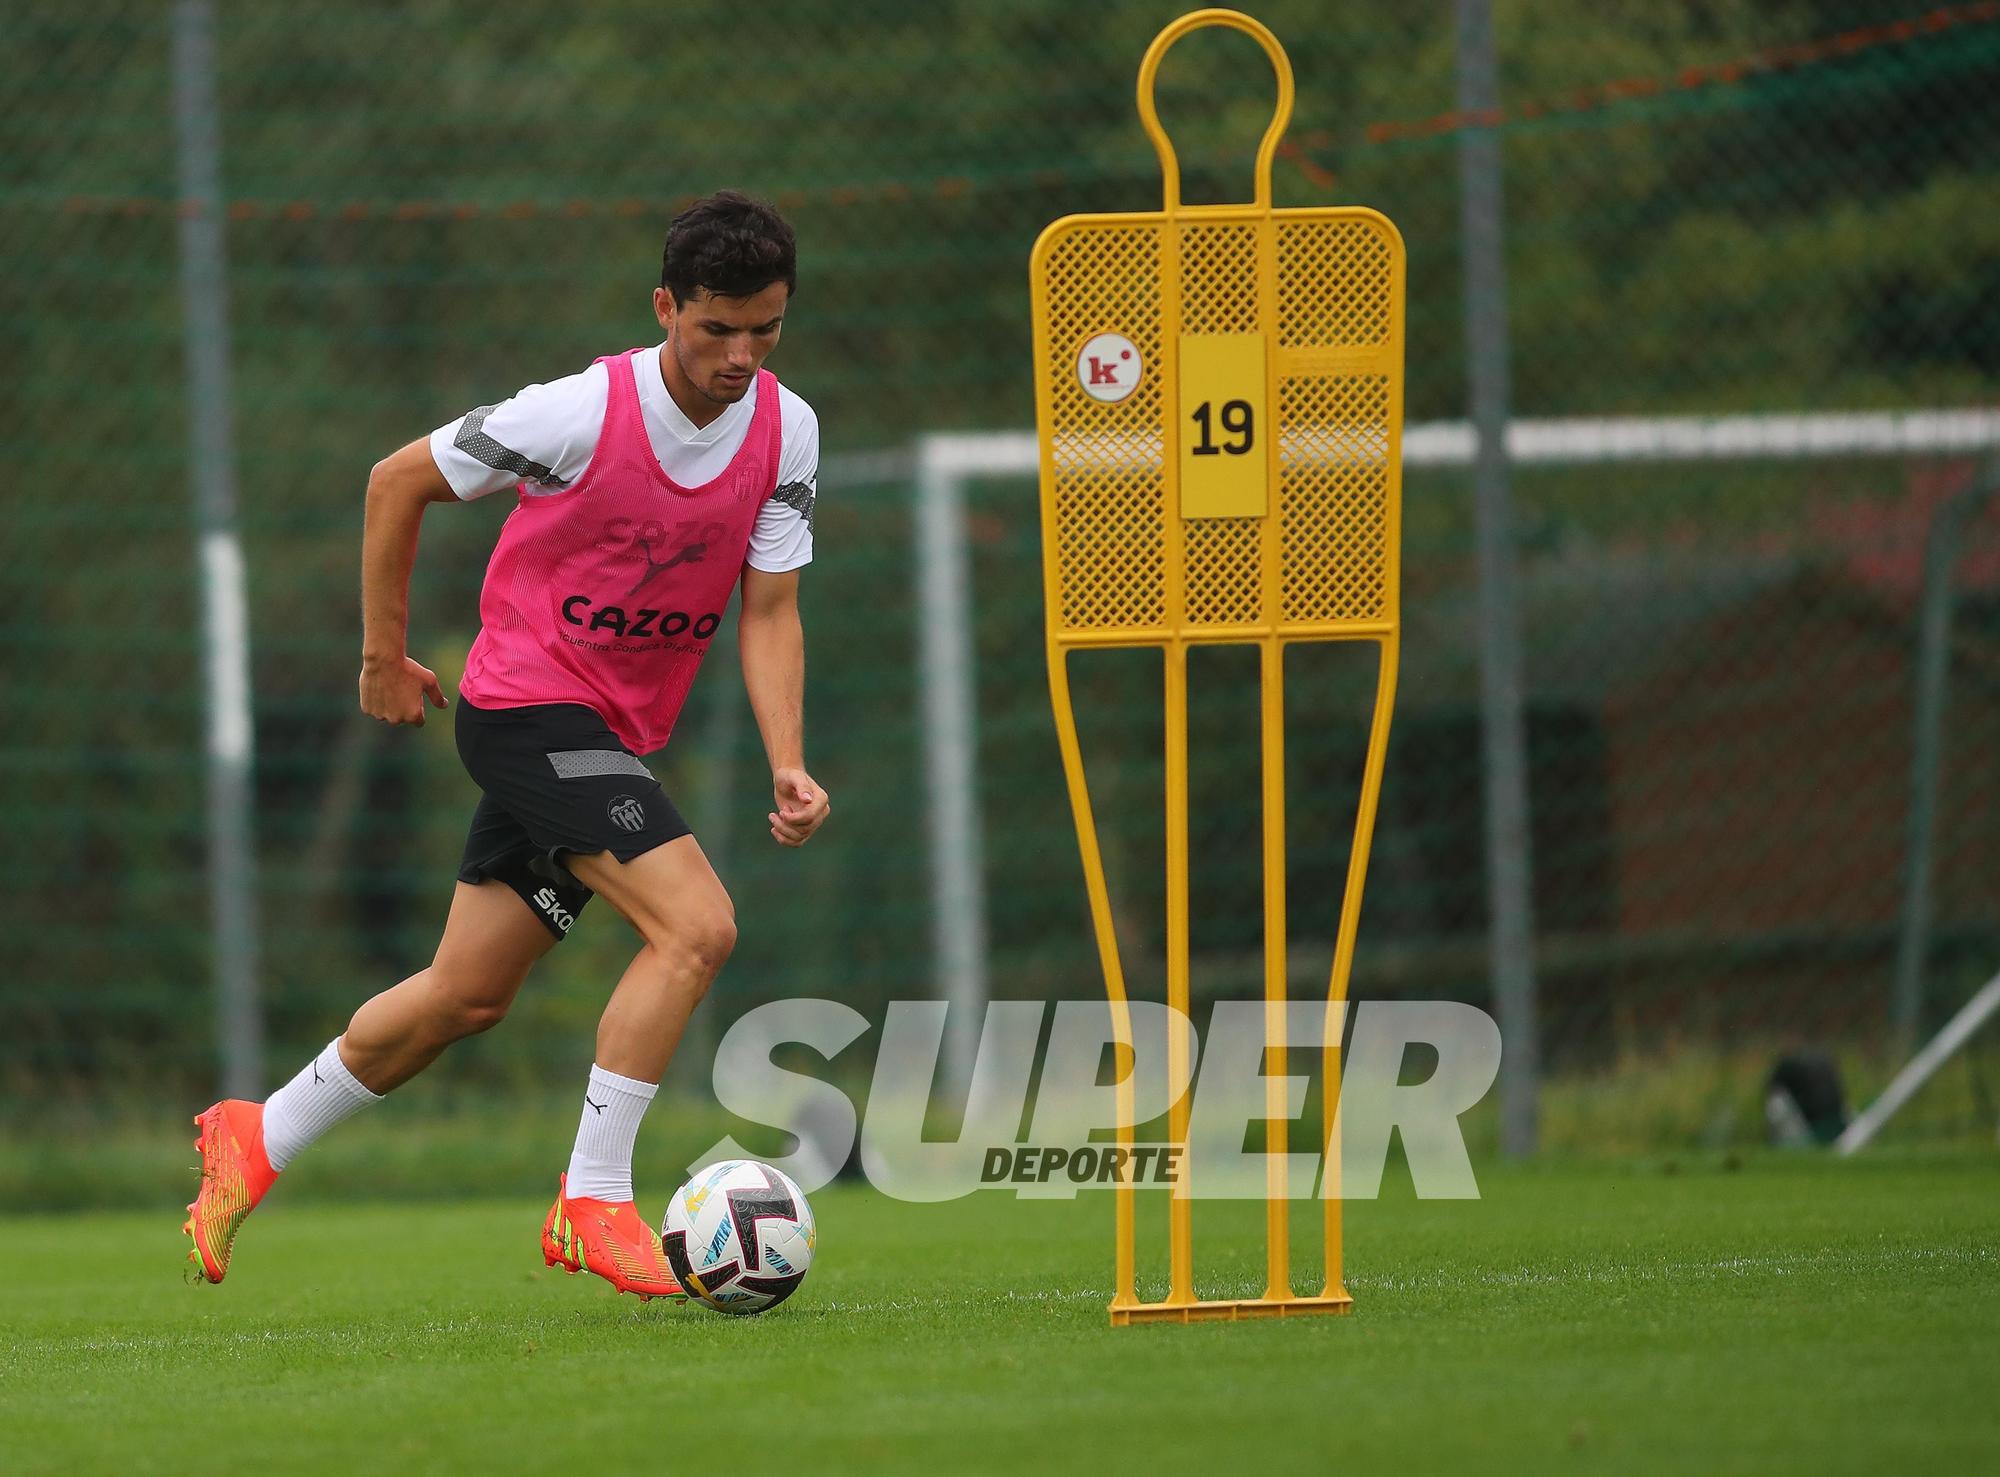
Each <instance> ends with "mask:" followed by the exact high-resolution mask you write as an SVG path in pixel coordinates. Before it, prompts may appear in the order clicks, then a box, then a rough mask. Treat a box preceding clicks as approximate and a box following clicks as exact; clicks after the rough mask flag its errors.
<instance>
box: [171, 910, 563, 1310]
mask: <svg viewBox="0 0 2000 1477" xmlns="http://www.w3.org/2000/svg"><path fill="white" fill-rule="evenodd" d="M553 943H554V938H553V937H552V936H551V935H550V933H549V932H548V930H547V929H546V928H544V927H543V926H542V924H541V922H540V920H538V919H537V918H536V917H535V915H534V914H533V913H531V912H530V911H529V910H528V909H527V907H526V906H524V905H523V904H522V902H521V900H520V899H519V898H518V897H516V896H515V895H514V893H513V892H512V891H511V890H510V889H508V888H507V887H506V886H505V885H503V884H501V883H498V882H485V883H481V884H479V885H478V886H473V885H470V884H468V883H464V882H461V883H459V884H458V888H457V891H456V892H455V893H454V894H453V896H452V903H451V912H450V914H449V915H448V916H447V917H446V919H445V928H444V936H443V938H442V939H441V940H440V941H439V943H438V948H437V953H436V956H435V957H434V958H433V959H432V960H431V963H430V966H429V967H428V968H426V969H421V970H419V971H417V973H415V974H413V975H411V976H410V977H409V978H408V979H406V980H404V981H403V982H402V983H400V984H398V985H395V986H392V987H391V988H389V989H387V990H384V991H383V992H382V993H381V994H379V995H377V996H375V997H374V998H373V999H372V1000H370V1001H368V1002H367V1003H366V1004H365V1005H363V1006H362V1007H361V1009H360V1010H358V1011H356V1012H355V1014H354V1019H353V1020H352V1021H351V1022H350V1023H349V1024H348V1028H347V1031H346V1033H345V1034H344V1035H342V1036H339V1037H336V1038H335V1039H334V1040H333V1041H332V1042H330V1043H329V1044H328V1045H327V1047H326V1049H325V1050H324V1051H322V1052H321V1053H320V1054H319V1056H318V1057H316V1058H315V1059H314V1060H313V1061H312V1062H310V1063H309V1064H308V1065H307V1066H306V1068H305V1069H304V1070H303V1071H301V1072H300V1073H299V1075H298V1076H297V1077H295V1078H294V1079H293V1080H292V1081H291V1082H290V1083H288V1084H286V1086H285V1087H283V1088H281V1089H279V1091H278V1092H277V1093H274V1094H273V1095H272V1097H271V1099H270V1100H268V1101H267V1102H262V1103H252V1102H244V1101H241V1100H237V1099H228V1100H225V1101H223V1102H219V1103H217V1104H215V1105H214V1106H213V1107H211V1108H209V1109H208V1111H207V1112H205V1113H203V1114H201V1115H200V1116H199V1117H197V1118H196V1119H195V1123H196V1125H197V1126H198V1127H199V1128H200V1129H201V1137H200V1138H199V1139H197V1140H196V1141H195V1147H196V1148H197V1149H199V1150H200V1151H201V1190H200V1192H199V1193H198V1194H197V1195H196V1197H195V1200H194V1203H193V1204H191V1205H190V1206H188V1219H187V1223H186V1224H185V1226H184V1227H183V1228H182V1229H183V1230H185V1231H186V1232H187V1234H188V1235H189V1237H190V1238H191V1239H192V1240H193V1242H194V1249H193V1250H192V1251H191V1252H190V1253H189V1257H188V1259H189V1260H190V1261H191V1262H193V1263H194V1264H195V1266H196V1267H197V1268H198V1269H199V1271H200V1273H201V1275H202V1277H203V1278H205V1279H206V1280H207V1281H210V1282H220V1281H221V1280H222V1279H223V1277H224V1275H225V1274H227V1272H228V1271H229V1257H230V1252H231V1250H232V1249H233V1248H234V1246H235V1242H236V1233H237V1231H238V1230H239V1229H240V1228H241V1226H242V1224H243V1221H244V1219H245V1218H246V1217H247V1216H248V1215H249V1214H250V1212H251V1211H252V1210H255V1209H256V1208H257V1205H258V1203H259V1202H260V1201H262V1200H263V1198H264V1196H265V1194H266V1193H267V1192H268V1191H269V1190H270V1188H271V1185H272V1184H273V1182H275V1181H276V1179H277V1177H278V1174H279V1171H281V1170H282V1169H284V1167H285V1165H286V1164H288V1163H290V1162H291V1159H292V1157H293V1156H294V1155H295V1154H297V1153H298V1152H299V1150H301V1149H303V1148H304V1147H305V1146H306V1144H308V1143H310V1142H311V1141H312V1140H313V1139H315V1138H317V1137H318V1136H319V1135H320V1134H321V1133H324V1132H325V1131H326V1130H327V1129H328V1128H331V1127H332V1126H333V1125H334V1124H335V1123H337V1122H339V1121H340V1120H341V1119H343V1118H346V1117H348V1116H350V1115H351V1114H352V1113H354V1112H356V1111H358V1110H359V1109H360V1108H361V1107H364V1106H366V1105H367V1104H368V1103H370V1102H373V1101H375V1100H376V1099H378V1098H380V1097H381V1096H382V1095H383V1094H385V1093H387V1092H389V1091H390V1090H391V1089H393V1088H396V1087H400V1086H401V1085H402V1084H403V1083H405V1082H407V1081H409V1080H410V1078H412V1077H414V1076H416V1075H417V1073H419V1072H421V1071H422V1070H423V1069H424V1068H425V1067H427V1066H429V1065H430V1064H431V1063H432V1062H433V1061H435V1060H437V1057H438V1054H439V1053H440V1052H442V1051H443V1050H444V1049H445V1047H447V1046H449V1045H450V1044H451V1043H452V1042H454V1041H457V1040H460V1039H462V1038H464V1037H466V1036H470V1035H473V1034H475V1033H477V1032H479V1031H484V1030H486V1029H488V1028H489V1027H491V1026H493V1025H496V1024H497V1023H498V1022H499V1021H500V1019H501V1017H503V1016H504V1015H506V1013H507V1007H508V1006H510V1005H511V1004H513V1001H514V996H515V995H516V994H517V993H518V992H519V991H520V988H521V983H522V981H524V980H525V979H527V977H528V971H529V970H530V969H532V968H533V967H534V964H535V961H536V960H537V959H540V958H541V957H542V955H544V954H546V953H547V952H548V951H549V948H550V947H551V946H552V945H553ZM267 1110H275V1111H269V1112H267ZM267 1129H269V1132H268V1133H267Z"/></svg>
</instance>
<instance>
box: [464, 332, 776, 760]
mask: <svg viewBox="0 0 2000 1477" xmlns="http://www.w3.org/2000/svg"><path fill="white" fill-rule="evenodd" d="M639 352H644V351H639V350H634V351H632V352H630V353H625V354H618V355H613V356H610V357H607V358H605V359H600V360H598V361H597V362H598V363H600V364H603V365H605V366H606V368H607V370H608V373H609V377H610V381H611V385H610V392H609V393H608V394H607V395H606V396H605V400H604V429H603V432H602V433H601V434H600V435H599V437H598V440H597V450H596V451H595V453H593V454H592V456H591V459H590V465H589V466H588V467H586V468H585V469H584V473H583V475H582V476H581V477H579V478H578V479H577V480H576V483H575V485H574V486H571V487H569V488H567V489H565V490H564V491H562V492H543V493H535V494H530V493H529V492H528V491H527V489H526V488H525V487H523V488H522V489H521V493H520V501H519V502H518V503H517V504H516V505H515V508H514V511H513V512H512V513H510V514H508V515H507V522H506V523H505V524H504V525H503V526H502V528H501V530H500V541H499V543H498V544H496V545H495V546H494V549H493V558H492V560H491V562H490V563H489V564H488V565H487V566H486V583H485V585H484V587H483V588H482V589H481V590H480V594H479V620H480V631H479V639H478V640H476V641H474V642H473V643H472V652H471V654H470V655H469V656H468V657H467V658H466V662H465V678H464V680H463V681H461V682H460V683H459V685H458V688H459V691H460V692H461V693H463V694H464V695H465V697H466V698H467V699H468V700H470V701H471V702H472V703H473V704H474V705H475V706H477V707H481V708H523V707H528V706H531V705H533V704H536V703H582V704H584V705H585V706H586V707H589V708H592V709H594V710H596V712H597V714H598V716H599V717H601V718H603V719H604V721H605V723H606V724H607V725H608V726H609V727H610V729H611V731H612V732H613V733H615V734H617V735H618V737H619V738H620V739H622V740H623V741H624V742H625V743H626V744H627V745H629V746H630V747H631V749H632V750H633V752H635V753H639V754H645V753H649V752H651V751H652V750H654V749H657V748H659V747H660V746H661V745H662V744H664V743H666V741H667V736H668V735H669V734H670V733H672V732H673V728H674V720H675V719H676V718H678V717H679V716H680V711H681V704H682V703H683V702H685V701H686V700H687V694H688V688H689V686H690V685H691V684H692V683H693V682H694V674H695V673H696V672H697V671H698V670H699V669H700V667H701V659H702V657H703V656H705V655H706V654H707V652H708V645H709V640H710V638H711V637H713V636H714V635H715V631H716V628H717V627H718V626H720V625H721V624H722V613H723V610H724V608H725V607H726V606H727V605H728V604H729V596H730V592H731V591H733V590H734V589H735V588H736V581H737V579H738V577H739V576H740V575H741V574H742V571H743V560H744V556H745V554H746V553H748V551H749V548H750V534H751V530H752V529H754V528H755V527H756V523H757V514H758V512H759V511H760V510H761V509H762V507H763V505H764V500H765V499H766V498H768V497H769V496H770V495H771V494H772V492H774V491H775V490H776V489H777V485H778V456H779V451H780V444H781V440H782V435H783V430H782V427H783V422H782V419H781V417H780V413H779V405H778V381H777V377H776V376H774V375H773V374H771V373H770V371H768V370H759V371H758V372H757V404H756V408H755V409H754V410H753V411H752V412H751V418H750V430H749V433H748V434H747V435H746V436H745V437H744V438H743V445H742V447H741V448H740V449H739V450H738V451H737V453H736V455H735V457H734V458H733V459H731V461H730V463H729V465H728V466H727V467H725V468H723V470H722V473H721V475H719V476H717V477H716V478H715V479H714V480H713V481H712V482H709V483H708V484H707V485H705V486H702V487H682V486H680V485H679V484H677V483H675V482H674V481H673V480H672V479H670V478H669V477H668V476H667V474H666V473H665V472H664V471H663V470H661V467H660V462H659V458H658V457H656V456H655V455H654V454H653V447H652V443H651V442H650V441H649V440H648V439H647V436H646V423H645V419H644V417H643V416H642V415H641V413H640V409H639V382H638V380H637V379H635V378H634V374H635V372H636V368H635V363H634V355H635V354H636V353H639Z"/></svg>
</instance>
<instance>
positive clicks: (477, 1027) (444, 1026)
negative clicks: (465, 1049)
mask: <svg viewBox="0 0 2000 1477" xmlns="http://www.w3.org/2000/svg"><path fill="white" fill-rule="evenodd" d="M431 970H432V976H431V977H432V984H433V986H434V989H433V991H432V995H431V1001H432V1009H431V1018H432V1025H433V1027H434V1029H435V1030H436V1032H437V1035H438V1036H439V1037H440V1038H442V1039H443V1040H446V1041H458V1040H462V1039H463V1038H465V1037H467V1036H477V1035H478V1034H479V1033H480V1032H481V1031H490V1030H492V1029H493V1028H494V1027H495V1026H497V1025H499V1024H500V1022H501V1021H503V1020H505V1019H506V1017H507V1007H508V1006H509V1005H511V1004H512V1003H513V991H511V990H508V991H505V992H503V993H501V994H499V995H497V996H496V995H495V994H494V993H493V991H492V990H491V988H490V987H489V985H488V982H486V981H483V980H479V979H474V978H458V977H455V976H454V975H453V974H452V972H450V971H448V970H441V969H439V967H438V966H437V965H432V966H431Z"/></svg>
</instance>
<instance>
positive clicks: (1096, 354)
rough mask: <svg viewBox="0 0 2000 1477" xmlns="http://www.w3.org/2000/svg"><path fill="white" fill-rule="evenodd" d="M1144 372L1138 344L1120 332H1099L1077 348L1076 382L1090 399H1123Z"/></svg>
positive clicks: (1136, 385) (1136, 387) (1108, 401)
mask: <svg viewBox="0 0 2000 1477" xmlns="http://www.w3.org/2000/svg"><path fill="white" fill-rule="evenodd" d="M1145 373H1146V364H1145V361H1144V360H1143V359H1141V358H1140V357H1139V346H1138V345H1137V344H1135V343H1133V342H1132V340H1130V339H1129V338H1127V337H1125V335H1124V334H1122V333H1100V334H1098V335H1097V336H1096V337H1095V338H1093V339H1091V340H1089V341H1088V342H1087V343H1085V344H1084V346H1083V347H1082V348H1081V349H1079V350H1077V354H1076V382H1077V383H1078V384H1080V385H1082V386H1083V393H1084V394H1086V395H1088V396H1089V397H1090V398H1091V399H1093V400H1102V401H1104V402H1105V403H1107V404H1109V403H1111V402H1113V401H1117V400H1123V399H1124V398H1125V397H1126V396H1127V395H1129V394H1131V393H1132V392H1133V391H1134V390H1136V389H1138V388H1139V381H1140V380H1141V379H1142V378H1143V377H1144V376H1145Z"/></svg>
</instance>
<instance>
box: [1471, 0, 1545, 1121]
mask: <svg viewBox="0 0 2000 1477" xmlns="http://www.w3.org/2000/svg"><path fill="white" fill-rule="evenodd" d="M1497 97H1498V88H1497V87H1496V85H1495V81H1494V60H1493V23H1492V16H1491V14H1490V12H1489V9H1488V0H1458V108H1459V112H1460V114H1461V115H1462V116H1464V117H1465V118H1467V119H1468V126H1466V127H1464V128H1462V129H1461V130H1460V132H1459V135H1458V164H1459V186H1460V228H1461V243H1462V248H1463V256H1464V268H1465V341H1466V356H1467V360H1468V363H1467V366H1466V367H1467V371H1468V374H1467V378H1468V380H1469V382H1470V385H1471V392H1472V425H1473V431H1474V435H1475V436H1476V438H1477V445H1476V449H1475V451H1474V455H1473V497H1474V502H1475V505H1476V508H1477V529H1478V531H1477V540H1478V567H1479V606H1478V608H1479V674H1480V711H1481V731H1482V735H1483V738H1484V764H1483V766H1482V768H1483V771H1484V774H1485V779H1486V784H1485V791H1486V882H1487V898H1488V912H1489V914H1490V915H1491V923H1490V929H1491V932H1490V934H1489V935H1488V937H1489V948H1490V954H1491V959H1492V970H1493V990H1494V994H1495V996H1496V997H1497V1000H1498V1004H1499V1008H1500V1028H1501V1031H1502V1032H1503V1033H1504V1038H1505V1041H1506V1053H1505V1055H1504V1056H1503V1057H1502V1059H1501V1063H1500V1143H1501V1147H1502V1148H1503V1149H1505V1150H1506V1152H1507V1153H1509V1154H1527V1153H1532V1152H1533V1151H1534V1147H1535V1139H1536V1133H1537V1126H1536V1103H1535V1096H1536V1087H1537V1084H1538V1082H1539V1079H1540V1076H1541V1070H1540V1060H1541V1046H1540V1040H1539V1027H1538V1025H1537V1022H1536V1012H1535V963H1534V902H1533V894H1532V891H1531V881H1532V878H1533V875H1534V873H1533V863H1532V857H1531V852H1530V847H1529V829H1528V778H1527V757H1526V748H1527V745H1526V739H1525V736H1524V733H1523V723H1522V715H1521V650H1520V635H1519V613H1518V610H1517V608H1516V597H1515V589H1514V518H1513V507H1512V501H1511V497H1510V494H1509V491H1508V485H1507V419H1508V415H1509V411H1510V407H1509V404H1508V402H1509V399H1510V398H1511V391H1510V387H1509V384H1508V362H1507V269H1506V263H1505V261H1504V259H1503V256H1502V250H1501V247H1502V233H1503V230H1504V223H1503V215H1502V200H1501V191H1500V137H1499V134H1498V132H1497V131H1496V126H1495V125H1494V124H1493V123H1492V122H1490V121H1489V120H1490V119H1491V117H1492V115H1493V114H1494V112H1495V109H1496V106H1497Z"/></svg>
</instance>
